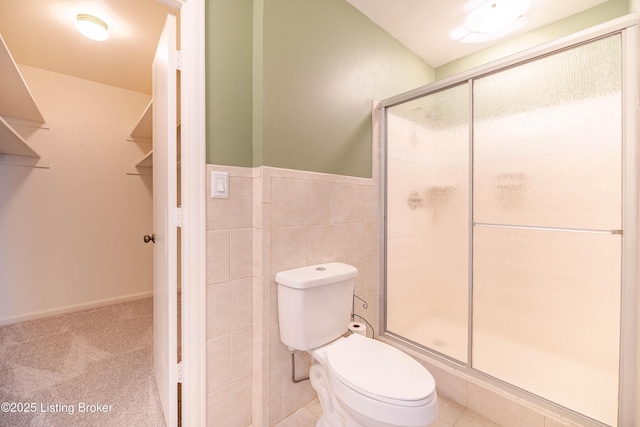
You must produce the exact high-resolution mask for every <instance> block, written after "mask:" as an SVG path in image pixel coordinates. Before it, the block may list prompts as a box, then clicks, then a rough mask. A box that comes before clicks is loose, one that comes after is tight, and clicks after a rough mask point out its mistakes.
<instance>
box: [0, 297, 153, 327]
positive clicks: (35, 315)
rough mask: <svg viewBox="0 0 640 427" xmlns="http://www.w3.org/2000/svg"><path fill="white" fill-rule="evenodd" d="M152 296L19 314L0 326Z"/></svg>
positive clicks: (101, 301) (106, 300) (0, 320)
mask: <svg viewBox="0 0 640 427" xmlns="http://www.w3.org/2000/svg"><path fill="white" fill-rule="evenodd" d="M152 296H153V291H147V292H140V293H137V294H130V295H125V296H121V297H116V298H107V299H103V300H98V301H92V302H88V303H83V304H76V305H68V306H65V307H60V308H54V309H51V310H43V311H35V312H31V313H27V314H21V315H19V316H13V317H6V318H4V319H0V326H6V325H10V324H12V323H20V322H26V321H27V320H35V319H40V318H43V317H49V316H55V315H58V314H66V313H72V312H74V311H82V310H87V309H90V308H96V307H103V306H107V305H113V304H119V303H122V302H127V301H134V300H138V299H143V298H150V297H152Z"/></svg>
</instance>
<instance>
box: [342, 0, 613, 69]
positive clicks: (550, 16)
mask: <svg viewBox="0 0 640 427" xmlns="http://www.w3.org/2000/svg"><path fill="white" fill-rule="evenodd" d="M347 1H348V2H349V3H351V4H352V5H353V6H354V7H356V8H357V9H359V10H360V11H361V12H362V13H363V14H364V15H366V16H367V17H369V19H371V20H372V21H373V22H375V23H376V24H378V25H379V26H380V27H382V28H384V29H385V30H386V31H387V32H388V33H389V34H391V35H392V36H393V37H395V38H396V39H397V40H398V41H400V43H402V44H404V45H405V46H406V47H408V48H409V49H410V50H412V51H413V52H414V53H416V54H417V55H419V56H421V57H422V58H423V59H424V60H425V61H426V62H427V63H428V64H429V65H431V66H433V67H439V66H441V65H443V64H446V63H448V62H450V61H453V60H455V59H458V58H461V57H463V56H466V55H469V54H471V53H474V52H477V51H479V50H481V49H484V48H486V47H488V46H491V45H493V44H496V43H499V42H501V41H504V40H505V39H506V38H509V37H514V36H516V35H519V34H523V33H526V32H528V31H531V30H533V29H536V28H539V27H542V26H544V25H547V24H550V23H552V22H554V21H557V20H559V19H562V18H566V17H568V16H571V15H574V14H576V13H578V12H582V11H583V10H586V9H589V8H591V7H593V6H596V5H598V4H600V3H605V2H606V1H608V0H530V1H531V6H530V8H529V11H528V12H527V13H526V14H525V16H523V17H522V18H521V19H520V20H519V21H520V22H518V23H517V26H519V28H518V29H517V31H514V32H512V33H509V34H508V35H507V36H505V37H502V38H500V39H496V40H492V41H485V42H482V43H460V42H457V41H455V40H453V39H452V38H451V37H450V34H451V33H452V32H454V31H455V30H456V29H458V28H459V27H461V26H462V25H463V23H464V20H465V18H466V16H467V14H468V13H469V12H470V11H471V10H472V9H473V8H474V7H477V6H478V5H479V4H482V3H486V2H488V1H489V0H347ZM515 26H516V25H514V27H515Z"/></svg>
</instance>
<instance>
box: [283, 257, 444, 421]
mask: <svg viewBox="0 0 640 427" xmlns="http://www.w3.org/2000/svg"><path fill="white" fill-rule="evenodd" d="M357 273H358V270H357V269H356V268H355V267H353V266H351V265H348V264H343V263H339V262H332V263H327V264H320V265H312V266H308V267H301V268H296V269H292V270H286V271H281V272H278V273H276V276H275V280H276V283H277V285H278V320H279V329H280V340H281V341H282V343H283V344H285V345H286V346H287V347H288V348H289V350H291V351H294V350H299V351H306V352H308V353H309V354H311V356H312V357H313V359H314V362H313V364H312V365H311V369H310V370H309V379H310V380H311V386H312V387H313V388H314V389H315V390H316V392H317V393H318V397H319V399H320V403H321V404H322V410H323V414H322V416H321V417H320V419H319V420H318V423H317V424H316V427H426V426H428V425H430V424H432V423H433V422H434V421H435V420H436V418H437V417H438V405H437V395H436V391H435V381H434V379H433V377H432V376H431V374H430V373H429V371H427V369H426V368H424V367H423V366H422V365H421V364H420V363H418V362H417V361H416V360H414V359H413V358H411V357H410V356H409V355H407V354H405V353H403V352H402V351H400V350H398V349H397V348H395V347H392V346H390V345H388V344H385V343H383V342H382V341H378V340H374V339H371V338H367V337H364V336H362V335H358V334H353V335H349V336H347V337H346V338H345V337H343V335H344V334H345V333H346V332H347V329H348V323H349V321H350V320H351V309H352V303H353V288H354V283H355V277H356V276H357Z"/></svg>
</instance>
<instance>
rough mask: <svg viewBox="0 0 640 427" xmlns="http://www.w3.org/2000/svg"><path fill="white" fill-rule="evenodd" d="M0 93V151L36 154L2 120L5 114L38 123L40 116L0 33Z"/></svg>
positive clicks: (32, 155)
mask: <svg viewBox="0 0 640 427" xmlns="http://www.w3.org/2000/svg"><path fill="white" fill-rule="evenodd" d="M0 93H1V94H2V96H1V97H0V155H10V156H26V157H36V158H39V157H40V155H39V154H38V153H36V152H35V151H34V150H33V148H31V147H29V145H28V144H27V143H26V141H25V140H24V139H23V138H22V137H21V136H20V135H19V134H18V133H17V132H16V131H15V129H13V127H12V126H11V125H10V124H9V123H8V122H7V120H5V118H13V119H18V120H21V121H26V122H33V123H34V124H37V125H38V126H39V125H41V124H43V123H44V118H43V117H42V114H41V113H40V110H39V109H38V106H37V105H36V103H35V101H34V99H33V96H31V92H30V91H29V88H28V87H27V83H26V82H25V81H24V78H23V77H22V74H20V70H19V69H18V66H17V64H16V62H15V61H14V60H13V57H12V56H11V52H9V48H8V47H7V44H6V43H5V42H4V39H3V38H2V35H1V34H0ZM3 157H4V156H3ZM0 164H1V163H0Z"/></svg>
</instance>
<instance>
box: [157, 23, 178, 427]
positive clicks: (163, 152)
mask: <svg viewBox="0 0 640 427" xmlns="http://www.w3.org/2000/svg"><path fill="white" fill-rule="evenodd" d="M177 57H178V55H177V51H176V16H175V15H173V14H169V15H168V16H167V21H166V23H165V26H164V29H163V31H162V35H161V36H160V41H159V42H158V48H157V50H156V56H155V58H154V60H153V231H154V234H155V244H154V246H153V327H154V337H153V338H154V370H155V377H156V383H157V385H158V392H159V393H160V400H161V402H162V409H163V411H164V416H165V420H166V423H167V426H168V427H173V426H176V425H177V421H178V397H177V395H178V364H177V340H178V339H177V256H178V255H177V244H178V238H177V226H178V211H177V159H176V142H177V141H176V139H177V119H176V108H177V100H176V98H177V95H176V72H177V71H176V70H177V64H178V61H177Z"/></svg>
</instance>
